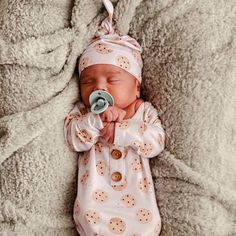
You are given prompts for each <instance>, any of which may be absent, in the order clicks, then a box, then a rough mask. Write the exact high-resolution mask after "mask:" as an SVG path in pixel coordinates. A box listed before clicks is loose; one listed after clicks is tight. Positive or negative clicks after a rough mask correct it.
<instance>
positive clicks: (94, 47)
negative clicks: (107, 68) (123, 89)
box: [79, 0, 143, 83]
mask: <svg viewBox="0 0 236 236" xmlns="http://www.w3.org/2000/svg"><path fill="white" fill-rule="evenodd" d="M103 4H104V5H105V7H106V9H107V11H108V13H109V16H108V17H107V18H105V19H104V20H103V22H102V24H101V26H100V27H99V30H98V31H97V35H98V37H97V38H95V39H94V40H93V41H92V42H91V43H90V44H89V45H88V46H87V48H86V49H85V50H84V52H83V53H82V55H81V57H80V59H79V75H80V74H81V72H82V71H83V70H84V69H85V68H87V67H88V66H91V65H95V64H111V65H115V66H118V67H120V68H122V69H124V70H125V71H127V72H129V73H130V74H132V75H133V76H134V77H135V78H136V79H138V80H139V81H140V83H141V80H142V76H141V73H142V67H143V62H142V58H141V52H142V49H141V46H140V45H139V43H138V42H137V41H136V40H135V39H134V38H131V37H130V36H128V35H123V36H120V35H118V34H117V33H115V31H114V29H113V26H112V16H113V10H114V9H113V5H112V3H111V2H110V0H103Z"/></svg>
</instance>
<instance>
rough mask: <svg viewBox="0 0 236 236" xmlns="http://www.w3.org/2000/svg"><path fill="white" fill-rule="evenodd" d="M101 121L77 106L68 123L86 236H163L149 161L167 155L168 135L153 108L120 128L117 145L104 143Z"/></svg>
mask: <svg viewBox="0 0 236 236" xmlns="http://www.w3.org/2000/svg"><path fill="white" fill-rule="evenodd" d="M102 128H103V123H102V121H101V119H100V116H99V115H95V114H93V113H91V112H90V111H88V110H87V109H86V108H85V106H84V104H83V103H81V102H78V103H77V104H76V105H75V107H74V109H73V110H72V111H71V112H70V113H69V115H68V116H67V118H66V121H65V126H64V134H65V138H66V143H67V145H68V146H69V147H70V148H71V149H72V150H73V151H76V152H80V156H79V159H78V168H79V171H78V192H77V197H76V200H75V205H74V220H75V223H76V228H77V230H78V232H79V233H80V235H81V236H95V235H96V236H113V235H114V236H115V235H122V236H158V235H159V233H160V230H161V219H160V214H159V210H158V207H157V203H156V198H155V190H154V186H153V181H152V176H151V172H150V167H149V158H151V157H155V156H157V155H158V154H159V153H161V152H162V150H163V149H164V143H165V133H164V130H163V128H162V125H161V121H160V119H159V118H158V114H157V110H156V109H155V108H154V107H153V106H152V105H151V103H149V102H144V103H142V104H141V105H140V107H139V108H138V110H137V111H136V113H135V114H134V116H133V117H132V118H130V119H127V120H124V121H123V122H120V123H118V122H117V123H116V127H115V138H114V143H113V144H112V145H110V144H107V143H106V142H105V141H104V140H103V139H102V138H101V137H100V134H99V133H100V130H101V129H102Z"/></svg>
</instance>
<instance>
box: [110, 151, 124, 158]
mask: <svg viewBox="0 0 236 236" xmlns="http://www.w3.org/2000/svg"><path fill="white" fill-rule="evenodd" d="M111 156H112V158H114V159H116V160H118V159H120V158H121V157H122V152H121V151H120V150H118V149H113V150H112V152H111Z"/></svg>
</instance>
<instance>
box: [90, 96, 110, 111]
mask: <svg viewBox="0 0 236 236" xmlns="http://www.w3.org/2000/svg"><path fill="white" fill-rule="evenodd" d="M96 106H99V107H101V106H103V108H102V109H100V110H96V109H95V107H96ZM108 106H109V103H108V101H107V100H105V99H102V98H99V99H98V100H97V102H95V103H93V104H92V106H91V111H92V112H93V113H94V114H100V113H102V112H104V111H105V110H106V109H107V108H108Z"/></svg>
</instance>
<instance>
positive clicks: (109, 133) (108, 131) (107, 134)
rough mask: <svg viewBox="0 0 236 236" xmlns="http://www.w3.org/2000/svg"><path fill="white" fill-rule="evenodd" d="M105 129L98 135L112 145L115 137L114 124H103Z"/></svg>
mask: <svg viewBox="0 0 236 236" xmlns="http://www.w3.org/2000/svg"><path fill="white" fill-rule="evenodd" d="M104 124H105V127H104V128H103V129H102V130H101V131H100V135H101V136H102V138H103V139H104V140H105V141H106V142H107V143H110V144H112V143H113V142H114V135H115V122H109V123H104Z"/></svg>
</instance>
